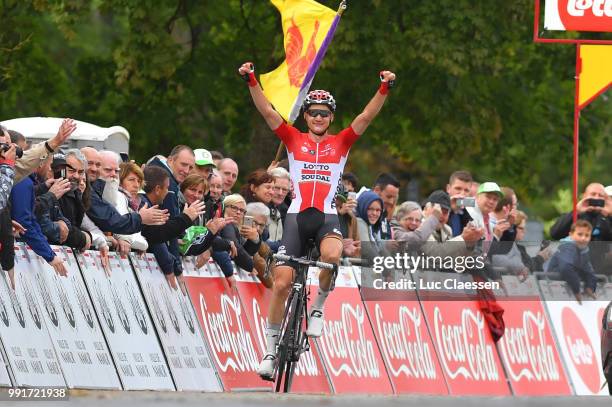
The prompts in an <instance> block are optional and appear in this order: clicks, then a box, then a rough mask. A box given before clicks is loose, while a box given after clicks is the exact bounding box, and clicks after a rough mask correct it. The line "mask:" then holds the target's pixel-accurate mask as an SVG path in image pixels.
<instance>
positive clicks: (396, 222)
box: [391, 201, 440, 247]
mask: <svg viewBox="0 0 612 407" xmlns="http://www.w3.org/2000/svg"><path fill="white" fill-rule="evenodd" d="M426 211H427V212H426V213H425V214H423V211H422V210H421V206H420V205H419V204H418V203H416V202H412V201H406V202H404V203H402V204H401V205H400V206H398V207H397V209H396V210H395V214H394V215H393V220H392V221H391V227H392V228H393V236H394V238H395V240H397V241H401V242H407V243H408V245H409V246H411V247H418V246H420V245H421V244H423V243H425V242H426V241H427V239H429V236H430V235H431V234H432V233H433V232H434V231H435V230H436V227H437V226H438V224H439V223H440V221H439V219H438V216H436V215H435V214H434V213H433V207H427V208H426ZM423 217H425V221H423Z"/></svg>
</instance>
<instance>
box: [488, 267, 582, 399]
mask: <svg viewBox="0 0 612 407" xmlns="http://www.w3.org/2000/svg"><path fill="white" fill-rule="evenodd" d="M503 282H504V286H505V290H506V292H505V293H504V292H502V291H501V290H498V291H497V292H496V294H497V300H498V303H499V304H500V305H501V306H502V307H503V308H504V322H505V324H506V331H505V333H504V336H502V338H501V339H500V340H499V342H497V348H498V350H499V355H500V357H501V360H502V362H503V363H504V367H505V368H506V374H507V376H508V379H509V380H510V386H511V388H512V392H513V393H514V394H515V395H519V396H535V395H563V394H571V393H572V390H571V388H570V385H569V381H568V378H567V375H566V373H565V369H564V367H563V363H562V361H561V357H560V355H559V351H558V349H557V344H556V342H555V339H554V337H553V335H552V331H551V329H550V325H549V322H548V318H547V315H546V311H545V310H544V306H543V304H542V301H541V300H540V294H539V289H538V285H537V281H536V279H535V278H534V277H532V276H530V277H528V278H527V279H526V280H525V281H523V282H521V281H519V279H518V278H517V277H515V276H504V277H503Z"/></svg>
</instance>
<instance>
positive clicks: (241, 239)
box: [219, 194, 261, 277]
mask: <svg viewBox="0 0 612 407" xmlns="http://www.w3.org/2000/svg"><path fill="white" fill-rule="evenodd" d="M223 206H224V213H223V215H224V216H225V217H226V218H230V219H231V220H233V222H232V223H230V224H227V225H225V227H223V229H221V232H219V235H220V236H221V237H222V238H223V239H225V240H228V241H229V242H232V243H233V245H234V246H235V251H234V253H233V256H232V257H233V259H234V262H235V263H236V265H237V266H238V267H240V268H241V269H243V270H246V271H247V272H250V273H252V272H254V271H255V270H254V264H253V255H255V253H257V251H258V250H259V246H260V245H261V238H260V235H259V232H258V231H257V228H256V227H255V224H253V225H252V226H249V225H245V224H243V221H244V215H245V213H246V201H245V199H244V198H243V197H242V196H241V195H239V194H232V195H228V196H226V197H225V199H224V200H223ZM223 272H224V274H225V275H226V277H227V274H226V270H223ZM232 273H233V270H232Z"/></svg>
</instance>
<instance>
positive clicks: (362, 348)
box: [321, 302, 381, 378]
mask: <svg viewBox="0 0 612 407" xmlns="http://www.w3.org/2000/svg"><path fill="white" fill-rule="evenodd" d="M366 326H367V325H366V320H365V312H364V309H363V307H362V306H361V304H356V305H355V306H354V307H353V305H352V304H349V303H346V302H345V303H342V307H341V310H340V320H332V319H329V320H326V321H325V324H324V332H323V336H322V337H321V344H322V345H323V346H322V348H323V355H324V357H325V360H326V361H327V364H328V366H329V368H330V372H331V374H332V375H334V376H336V377H338V376H340V375H341V374H343V373H344V374H346V375H347V376H349V377H370V378H378V377H380V375H381V373H380V368H379V366H378V363H377V361H376V355H375V353H374V344H373V343H372V341H370V340H368V339H367V338H366V333H365V328H366Z"/></svg>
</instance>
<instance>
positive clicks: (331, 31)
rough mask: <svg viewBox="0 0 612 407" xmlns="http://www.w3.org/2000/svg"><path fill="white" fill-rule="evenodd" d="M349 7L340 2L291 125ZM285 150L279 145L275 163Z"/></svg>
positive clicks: (305, 83) (345, 1)
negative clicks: (341, 18)
mask: <svg viewBox="0 0 612 407" xmlns="http://www.w3.org/2000/svg"><path fill="white" fill-rule="evenodd" d="M347 7H348V4H347V0H342V1H341V2H340V5H339V6H338V11H337V12H336V18H335V19H334V21H333V23H332V26H331V28H330V29H329V31H328V32H327V34H326V36H325V39H324V40H323V43H322V44H321V47H320V48H319V50H318V52H317V55H316V56H315V59H314V62H313V63H312V65H311V66H310V68H309V69H308V72H307V73H306V76H305V77H304V82H303V83H302V88H301V89H300V93H299V94H298V97H297V99H296V101H295V104H294V105H293V109H291V113H290V114H289V120H288V122H289V124H293V123H294V121H295V119H297V117H294V118H293V119H292V116H297V114H295V115H294V114H293V111H294V110H295V109H296V108H298V109H299V107H301V104H302V101H303V100H304V97H305V96H306V92H308V89H309V88H310V84H311V83H312V80H313V79H314V75H315V73H316V72H317V69H318V68H319V65H320V64H321V61H322V60H323V56H324V55H325V52H326V51H327V47H329V44H330V43H331V40H332V38H333V36H334V33H335V32H336V28H337V27H338V23H339V22H340V17H342V14H344V11H345V10H346V9H347ZM300 99H301V100H300ZM298 106H299V107H298ZM298 114H299V112H298ZM283 149H284V144H283V142H281V143H280V144H279V145H278V149H277V150H276V156H275V157H274V161H275V162H278V161H280V157H281V154H282V153H283Z"/></svg>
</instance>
